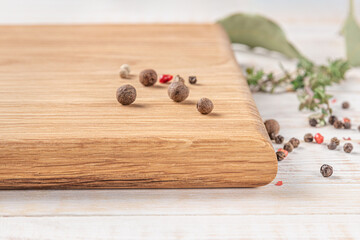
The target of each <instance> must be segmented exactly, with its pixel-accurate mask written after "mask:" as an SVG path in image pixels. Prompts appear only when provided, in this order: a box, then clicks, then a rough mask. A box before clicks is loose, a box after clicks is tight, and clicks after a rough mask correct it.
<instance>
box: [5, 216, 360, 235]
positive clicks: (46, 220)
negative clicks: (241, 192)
mask: <svg viewBox="0 0 360 240" xmlns="http://www.w3.org/2000/svg"><path fill="white" fill-rule="evenodd" d="M359 224H360V216H359V215H321V216H308V215H297V216H291V215H290V216H289V215H275V216H251V215H250V216H126V217H92V218H88V217H41V218H33V217H20V218H0V226H1V228H2V229H1V231H0V238H1V239H36V240H41V239H156V240H158V239H166V240H171V239H234V240H235V239H250V238H251V239H253V238H256V239H300V238H301V239H303V238H306V239H310V238H311V239H356V238H358V236H360V229H359ZM19 228H21V231H19Z"/></svg>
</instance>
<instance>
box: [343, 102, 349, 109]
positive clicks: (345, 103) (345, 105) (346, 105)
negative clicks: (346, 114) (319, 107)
mask: <svg viewBox="0 0 360 240" xmlns="http://www.w3.org/2000/svg"><path fill="white" fill-rule="evenodd" d="M349 107H350V103H349V102H343V103H342V108H343V109H348V108H349Z"/></svg>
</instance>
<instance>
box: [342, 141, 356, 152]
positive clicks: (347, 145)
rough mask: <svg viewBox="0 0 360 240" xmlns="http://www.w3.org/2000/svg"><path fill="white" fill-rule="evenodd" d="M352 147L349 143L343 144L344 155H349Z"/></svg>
mask: <svg viewBox="0 0 360 240" xmlns="http://www.w3.org/2000/svg"><path fill="white" fill-rule="evenodd" d="M353 148H354V147H353V145H352V144H351V143H345V144H344V152H346V153H351V151H352V150H353Z"/></svg>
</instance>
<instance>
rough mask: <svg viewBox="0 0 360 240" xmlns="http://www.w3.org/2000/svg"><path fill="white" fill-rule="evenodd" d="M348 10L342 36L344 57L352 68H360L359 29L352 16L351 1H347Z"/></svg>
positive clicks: (352, 6)
mask: <svg viewBox="0 0 360 240" xmlns="http://www.w3.org/2000/svg"><path fill="white" fill-rule="evenodd" d="M349 3H350V10H349V14H348V17H347V19H346V21H345V24H344V26H343V28H342V34H343V35H344V37H345V44H346V55H347V58H348V61H349V63H350V64H351V65H352V66H360V27H359V25H358V23H357V22H356V19H355V16H354V4H353V0H350V1H349Z"/></svg>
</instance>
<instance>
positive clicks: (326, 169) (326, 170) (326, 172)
mask: <svg viewBox="0 0 360 240" xmlns="http://www.w3.org/2000/svg"><path fill="white" fill-rule="evenodd" d="M320 173H321V175H323V177H330V176H331V175H332V174H333V168H332V166H330V165H327V164H324V165H322V166H321V168H320Z"/></svg>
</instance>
